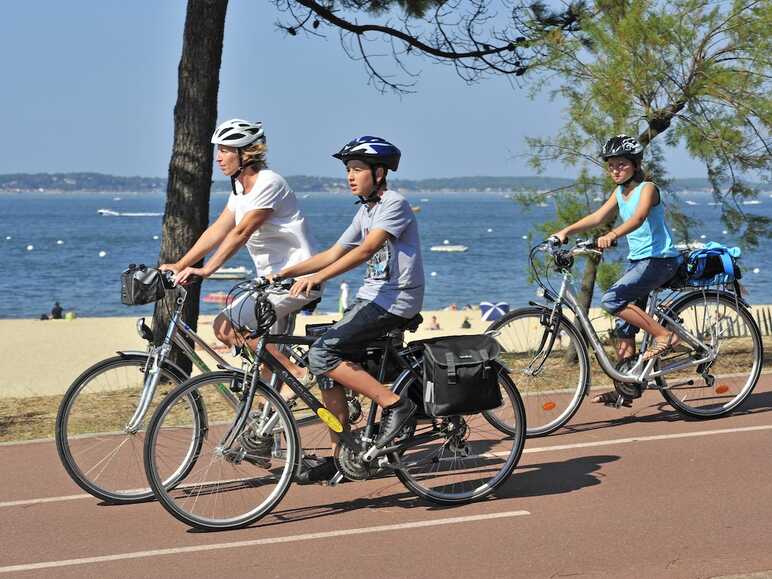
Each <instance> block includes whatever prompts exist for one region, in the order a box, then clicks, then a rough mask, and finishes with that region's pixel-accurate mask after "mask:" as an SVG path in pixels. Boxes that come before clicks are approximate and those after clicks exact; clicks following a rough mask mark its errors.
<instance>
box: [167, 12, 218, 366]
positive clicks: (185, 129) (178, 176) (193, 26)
mask: <svg viewBox="0 0 772 579" xmlns="http://www.w3.org/2000/svg"><path fill="white" fill-rule="evenodd" d="M227 7H228V0H188V7H187V14H186V16H185V32H184V34H183V40H182V56H181V58H180V66H179V70H178V88H177V104H176V105H175V106H174V145H173V148H172V157H171V161H170V162H169V182H168V184H167V189H166V209H165V212H164V219H163V237H162V239H161V254H160V262H161V263H173V262H175V261H177V260H178V259H180V258H181V257H182V256H183V255H184V254H185V253H186V252H187V251H188V250H189V249H190V248H191V247H192V246H193V244H194V243H195V242H196V240H197V239H198V238H199V236H200V235H201V234H202V233H203V232H204V230H205V229H206V227H207V225H208V223H209V192H210V189H211V186H212V145H211V143H210V139H211V136H212V133H213V132H214V128H215V123H216V121H217V91H218V88H219V84H220V61H221V59H222V44H223V31H224V29H225V12H226V9H227ZM198 265H200V264H198ZM200 293H201V285H200V284H194V285H192V286H189V292H188V300H187V302H186V304H185V308H184V310H183V316H184V319H185V321H186V322H187V323H188V324H189V325H190V326H191V327H192V328H193V329H195V328H196V327H197V325H198V307H199V298H200ZM171 295H172V294H171V292H170V293H169V296H168V297H167V299H166V300H164V301H162V302H158V303H157V304H156V307H155V313H154V315H153V331H154V338H155V341H156V343H157V344H158V343H160V342H161V341H162V340H163V336H164V333H165V331H166V328H167V326H168V324H169V311H172V310H173V309H174V307H175V304H174V301H173V299H172V297H171ZM173 357H174V359H175V361H176V362H177V363H179V364H180V365H181V366H182V367H183V369H185V370H187V371H190V366H191V364H190V362H189V361H188V360H187V358H184V357H183V356H181V354H180V353H179V352H175V353H174V354H173Z"/></svg>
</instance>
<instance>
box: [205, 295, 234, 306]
mask: <svg viewBox="0 0 772 579" xmlns="http://www.w3.org/2000/svg"><path fill="white" fill-rule="evenodd" d="M233 297H234V296H229V295H228V294H227V293H225V292H212V293H210V294H206V295H205V296H204V297H203V298H201V300H202V301H205V302H206V303H208V304H227V303H230V302H232V301H233Z"/></svg>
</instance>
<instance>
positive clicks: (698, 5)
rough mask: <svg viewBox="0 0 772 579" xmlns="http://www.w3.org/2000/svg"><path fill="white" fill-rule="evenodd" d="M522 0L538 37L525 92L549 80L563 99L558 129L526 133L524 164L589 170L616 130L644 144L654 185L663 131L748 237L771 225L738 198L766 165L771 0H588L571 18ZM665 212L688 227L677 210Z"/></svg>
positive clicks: (727, 218)
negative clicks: (702, 173) (541, 134)
mask: <svg viewBox="0 0 772 579" xmlns="http://www.w3.org/2000/svg"><path fill="white" fill-rule="evenodd" d="M530 9H531V15H532V19H531V21H530V23H529V26H530V27H531V34H532V36H533V37H534V38H538V39H539V41H540V42H541V48H542V52H541V57H540V59H539V61H538V62H536V61H532V62H531V63H530V66H529V72H528V74H529V75H531V77H532V80H533V81H534V83H533V85H532V91H533V94H537V93H538V92H540V91H541V90H542V89H545V88H549V89H550V90H551V91H552V94H553V95H560V96H562V97H563V98H564V99H565V100H566V101H567V103H568V105H567V111H566V112H567V121H566V123H565V125H564V127H563V128H562V130H561V131H560V133H559V134H558V135H556V136H555V137H550V138H549V139H529V140H528V145H529V147H531V149H532V150H533V151H534V155H533V159H532V164H533V166H534V167H536V168H539V167H540V166H541V165H542V163H543V162H544V160H547V159H550V160H561V161H563V162H565V163H566V164H569V165H578V166H580V167H583V168H585V169H587V170H588V171H589V170H595V171H596V172H598V171H599V169H601V167H600V163H599V162H598V160H597V158H595V157H594V155H595V153H596V151H598V150H599V148H600V146H601V144H602V143H603V141H604V140H605V139H606V138H608V136H609V135H611V134H616V133H621V132H625V133H628V134H633V135H637V136H638V138H639V140H641V142H642V143H643V144H644V145H649V146H648V149H647V151H646V163H647V166H648V168H649V170H650V171H651V172H653V173H654V174H655V179H656V181H657V182H658V183H659V184H660V186H661V187H662V188H663V189H664V188H665V185H666V183H665V182H664V181H665V177H666V175H665V168H666V165H667V159H666V157H665V156H664V153H663V148H662V146H661V143H664V144H666V145H669V146H674V145H678V144H681V145H683V146H685V147H686V149H687V151H688V152H689V153H690V154H691V155H692V156H693V157H695V158H697V159H700V160H701V161H703V162H704V164H705V167H706V173H707V176H708V178H709V179H710V180H711V183H712V186H713V192H714V196H715V198H716V200H717V201H718V202H719V203H720V205H721V206H722V209H723V217H722V219H723V221H724V223H725V224H726V225H727V228H729V229H731V230H732V231H734V232H740V233H741V234H742V236H743V238H744V241H745V243H746V244H749V245H753V244H756V243H758V242H759V240H760V239H761V238H762V237H764V236H769V234H770V231H769V225H770V220H769V218H768V217H766V216H762V215H753V214H750V213H748V212H747V211H745V210H744V208H743V205H742V202H743V201H746V200H747V199H749V198H753V197H755V196H756V195H757V191H756V190H755V189H754V188H753V187H751V186H749V185H748V183H747V182H746V179H747V178H748V177H751V176H756V177H760V178H761V180H768V178H769V175H770V173H771V172H772V157H771V156H770V142H769V135H770V125H772V101H771V100H770V88H772V87H770V78H772V76H770V54H772V35H770V34H769V30H771V29H772V2H769V1H764V0H746V1H728V0H719V1H717V2H716V1H710V2H708V1H707V0H660V1H654V0H635V1H633V0H595V1H594V2H593V3H574V4H572V5H570V6H569V8H568V9H567V10H565V11H564V12H563V17H564V18H565V17H567V16H566V15H568V16H570V17H571V18H572V25H571V28H570V30H569V29H566V28H564V27H560V26H556V22H557V21H558V20H559V18H558V16H559V15H555V14H552V13H548V12H547V11H546V10H545V8H544V6H543V5H541V4H532V5H531V6H530ZM556 19H557V20H556ZM526 78H527V77H526ZM655 139H657V140H656V142H654V140H655ZM606 191H608V189H606ZM671 219H672V220H673V222H674V223H675V224H676V229H677V230H678V231H679V237H680V236H685V235H687V234H688V229H689V226H690V225H691V224H690V223H689V220H688V217H687V216H686V215H685V213H684V212H683V211H681V212H680V214H677V215H675V214H673V215H671Z"/></svg>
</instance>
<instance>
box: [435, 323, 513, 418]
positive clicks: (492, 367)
mask: <svg viewBox="0 0 772 579" xmlns="http://www.w3.org/2000/svg"><path fill="white" fill-rule="evenodd" d="M423 344H424V362H423V364H424V412H425V413H426V414H427V415H428V416H435V417H441V416H452V415H456V414H476V413H478V412H481V411H483V410H492V409H494V408H498V407H499V406H501V404H502V398H501V390H500V388H499V381H498V371H499V364H498V363H497V362H496V357H497V356H498V355H499V353H500V352H501V347H500V346H499V344H498V342H496V340H494V339H493V338H491V337H490V336H487V335H485V334H481V335H466V336H446V337H442V338H435V339H432V340H426V341H424V342H423Z"/></svg>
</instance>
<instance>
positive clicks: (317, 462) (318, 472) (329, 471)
mask: <svg viewBox="0 0 772 579" xmlns="http://www.w3.org/2000/svg"><path fill="white" fill-rule="evenodd" d="M337 472H338V467H336V466H335V461H334V460H333V459H332V457H325V458H323V459H318V458H316V457H315V456H307V457H306V456H304V457H303V460H302V461H301V466H300V468H299V469H298V472H297V474H296V475H295V482H296V483H298V484H300V485H310V484H314V483H320V482H326V481H329V480H331V479H332V477H334V476H335V474H336V473H337Z"/></svg>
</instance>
